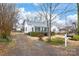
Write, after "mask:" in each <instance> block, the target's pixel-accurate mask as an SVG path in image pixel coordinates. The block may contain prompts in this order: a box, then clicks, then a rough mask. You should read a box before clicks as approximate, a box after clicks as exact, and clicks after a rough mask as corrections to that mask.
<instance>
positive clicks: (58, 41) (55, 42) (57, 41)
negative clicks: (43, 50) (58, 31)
mask: <svg viewBox="0 0 79 59" xmlns="http://www.w3.org/2000/svg"><path fill="white" fill-rule="evenodd" d="M47 42H48V43H50V44H52V45H61V44H64V38H52V39H51V40H50V41H47Z"/></svg>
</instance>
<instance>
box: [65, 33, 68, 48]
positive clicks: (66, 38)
mask: <svg viewBox="0 0 79 59" xmlns="http://www.w3.org/2000/svg"><path fill="white" fill-rule="evenodd" d="M64 38H65V47H67V40H68V37H67V33H66V34H65V36H64Z"/></svg>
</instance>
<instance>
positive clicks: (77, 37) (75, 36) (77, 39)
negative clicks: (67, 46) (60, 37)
mask: <svg viewBox="0 0 79 59" xmlns="http://www.w3.org/2000/svg"><path fill="white" fill-rule="evenodd" d="M70 40H75V41H79V35H74V36H73V38H71V39H70Z"/></svg>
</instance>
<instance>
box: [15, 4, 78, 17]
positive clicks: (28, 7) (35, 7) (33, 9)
mask: <svg viewBox="0 0 79 59" xmlns="http://www.w3.org/2000/svg"><path fill="white" fill-rule="evenodd" d="M67 5H68V9H74V10H73V11H71V12H69V13H66V14H65V16H68V15H73V14H76V10H77V8H76V4H75V3H70V4H69V3H60V5H59V6H58V8H60V9H62V8H65V7H66V6H67ZM16 7H17V8H24V9H25V10H26V11H28V12H32V13H33V12H38V11H40V9H39V3H38V4H37V3H17V4H16ZM61 11H62V10H59V11H55V13H56V14H57V13H59V12H61ZM63 17H64V16H63ZM61 18H62V16H61Z"/></svg>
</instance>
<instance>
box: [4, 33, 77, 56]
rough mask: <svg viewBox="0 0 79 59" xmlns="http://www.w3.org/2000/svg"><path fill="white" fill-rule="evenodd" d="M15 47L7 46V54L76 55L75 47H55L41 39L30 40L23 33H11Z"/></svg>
mask: <svg viewBox="0 0 79 59" xmlns="http://www.w3.org/2000/svg"><path fill="white" fill-rule="evenodd" d="M13 39H14V40H15V47H14V48H10V47H9V48H8V50H9V51H8V53H7V54H5V55H7V56H65V55H66V56H67V55H76V49H68V50H66V49H65V48H63V47H60V46H59V47H56V46H52V45H50V44H47V43H45V42H42V41H36V40H31V39H30V38H29V37H28V36H27V35H25V34H16V35H13Z"/></svg>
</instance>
